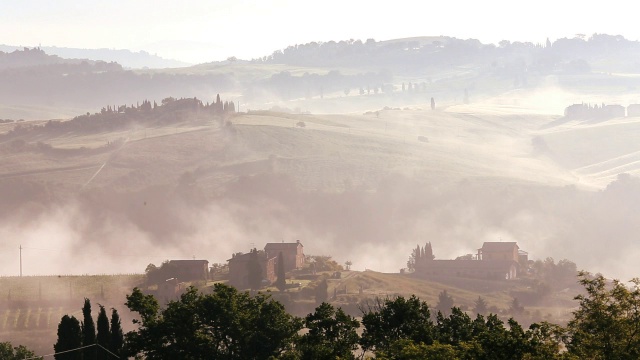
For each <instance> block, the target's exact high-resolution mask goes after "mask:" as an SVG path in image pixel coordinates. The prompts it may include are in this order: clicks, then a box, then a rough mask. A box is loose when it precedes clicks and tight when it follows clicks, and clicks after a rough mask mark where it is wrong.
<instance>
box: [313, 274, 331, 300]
mask: <svg viewBox="0 0 640 360" xmlns="http://www.w3.org/2000/svg"><path fill="white" fill-rule="evenodd" d="M327 300H329V284H328V283H327V279H322V281H321V282H320V283H319V284H318V286H317V287H316V304H318V305H319V304H322V303H323V302H327Z"/></svg>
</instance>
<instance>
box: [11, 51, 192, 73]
mask: <svg viewBox="0 0 640 360" xmlns="http://www.w3.org/2000/svg"><path fill="white" fill-rule="evenodd" d="M21 49H22V47H20V46H11V45H0V51H3V52H12V51H15V50H21ZM39 49H42V50H44V51H45V52H46V53H47V54H51V55H57V56H59V57H61V58H67V59H89V60H95V61H98V60H101V61H105V62H117V63H118V64H121V65H122V66H124V67H125V68H131V69H143V68H149V69H162V68H174V67H184V66H189V65H191V64H189V63H186V62H182V61H178V60H172V59H165V58H162V57H160V56H157V55H152V54H149V53H148V52H146V51H138V52H133V51H131V50H126V49H77V48H67V47H56V46H43V47H39Z"/></svg>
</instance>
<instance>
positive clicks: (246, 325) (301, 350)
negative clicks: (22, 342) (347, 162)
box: [56, 272, 640, 360]
mask: <svg viewBox="0 0 640 360" xmlns="http://www.w3.org/2000/svg"><path fill="white" fill-rule="evenodd" d="M579 278H580V283H581V284H582V285H583V286H584V294H583V295H579V296H577V297H576V300H578V301H579V306H578V308H577V309H576V310H575V311H574V312H573V318H572V319H571V321H569V323H568V324H567V325H566V326H559V325H556V324H553V323H549V322H541V323H534V324H531V325H530V326H529V327H528V329H525V328H523V327H522V326H521V325H520V324H519V323H518V322H517V321H515V320H514V319H512V318H511V319H509V320H508V321H507V322H506V323H505V322H503V321H502V320H501V319H500V318H498V317H497V316H496V315H494V314H489V315H487V316H486V317H485V316H484V315H482V314H475V317H472V316H470V315H469V314H467V313H466V312H464V311H462V310H461V309H459V308H457V307H451V308H450V311H444V312H443V311H441V310H438V309H437V308H438V307H436V308H435V309H434V308H430V307H429V305H428V304H427V303H426V302H424V301H421V300H420V299H418V298H417V297H415V296H411V297H410V298H404V297H396V298H387V299H378V300H377V301H374V302H369V303H363V304H361V306H360V311H361V320H357V319H356V318H354V317H352V316H350V315H348V314H346V313H345V312H344V311H343V310H342V309H340V308H335V307H333V306H332V305H330V304H328V303H325V302H323V303H321V304H320V305H319V306H318V307H317V308H316V309H315V311H314V312H313V313H310V314H308V315H307V316H305V317H304V318H298V317H295V316H292V315H290V314H288V313H287V312H286V311H285V308H284V306H283V305H282V304H281V303H279V302H277V301H275V300H273V299H272V298H270V296H269V295H265V294H261V293H258V294H257V295H255V296H252V295H251V294H250V293H249V292H238V291H237V290H236V289H234V288H232V287H229V286H227V285H224V284H215V285H214V286H213V287H212V288H211V289H210V291H207V292H206V293H201V292H199V291H198V290H197V289H196V288H193V287H191V288H189V289H187V291H186V292H185V293H184V294H183V295H182V296H181V297H180V299H179V300H176V301H171V302H169V303H168V305H167V306H166V307H161V306H160V305H159V303H158V301H157V300H156V299H155V298H154V297H153V296H151V295H145V294H143V293H142V292H141V291H140V290H139V289H137V288H136V289H134V290H133V293H132V294H130V295H128V296H127V303H126V305H127V307H128V308H129V309H130V310H131V311H132V312H134V313H137V318H136V319H135V320H134V324H137V326H138V327H137V329H135V330H133V331H131V332H129V333H127V334H126V335H125V337H124V343H122V342H117V347H116V348H114V347H112V346H111V343H109V342H108V341H109V339H110V338H113V335H112V333H113V327H112V328H111V329H112V331H111V332H109V326H108V324H107V321H106V314H104V308H101V315H100V316H101V318H102V326H101V325H100V324H101V318H100V317H99V318H98V336H97V339H96V334H95V330H94V327H93V322H92V321H93V320H92V318H91V316H90V312H91V309H90V304H89V303H88V300H85V306H84V307H83V315H84V321H83V326H82V328H81V327H80V326H78V321H77V320H75V322H74V321H73V319H74V318H72V317H71V318H70V317H69V316H67V315H65V316H64V317H63V318H62V321H61V323H60V325H59V327H58V341H57V343H56V351H58V352H59V351H65V350H73V349H77V348H79V347H80V345H85V346H86V345H91V344H95V343H96V342H97V343H100V341H101V340H100V339H101V338H102V339H103V340H102V341H103V345H104V347H105V348H106V349H111V350H112V351H113V352H115V353H116V354H118V356H121V357H125V356H130V357H134V356H135V357H136V358H139V357H141V356H142V357H143V358H146V359H149V360H152V359H205V358H214V359H265V360H267V359H291V360H294V359H318V360H320V359H338V358H339V359H356V358H360V359H363V358H375V359H398V360H400V359H402V360H411V359H416V360H418V359H443V360H444V359H447V360H455V359H476V360H483V359H487V360H489V359H491V360H496V359H498V360H499V359H505V360H521V359H522V360H524V359H527V360H533V359H539V360H543V359H544V360H549V359H564V360H568V359H635V358H638V356H640V333H638V332H637V331H635V329H636V327H637V323H638V320H640V290H639V289H638V281H635V282H633V283H632V286H631V287H627V286H625V285H623V284H622V283H620V282H618V281H613V282H608V281H607V280H605V279H604V278H603V277H602V276H600V275H598V276H592V275H591V274H589V273H586V272H581V273H580V275H579ZM87 306H88V309H87ZM433 311H435V312H433ZM115 315H117V313H115ZM472 315H473V314H472ZM112 320H113V318H112ZM112 323H113V321H112ZM101 328H102V329H103V330H102V334H103V336H102V337H101V336H100V333H101V331H100V329H101ZM117 329H118V330H117V331H118V332H119V333H120V332H121V330H120V327H117ZM87 334H88V335H87ZM110 336H111V337H110ZM118 338H119V339H121V335H120V336H119V337H118ZM98 350H101V349H99V348H94V347H91V348H88V349H84V350H83V351H84V353H85V354H84V359H85V360H90V359H102V358H105V357H102V356H100V355H101V352H100V351H98ZM78 354H79V352H78V351H72V352H70V353H67V354H62V355H56V359H58V360H60V359H76V358H79V357H78V356H77V355H78ZM105 355H106V354H105Z"/></svg>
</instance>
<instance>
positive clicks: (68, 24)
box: [0, 0, 640, 63]
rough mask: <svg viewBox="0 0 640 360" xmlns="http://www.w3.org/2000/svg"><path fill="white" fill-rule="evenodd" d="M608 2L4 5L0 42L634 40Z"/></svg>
mask: <svg viewBox="0 0 640 360" xmlns="http://www.w3.org/2000/svg"><path fill="white" fill-rule="evenodd" d="M608 4H609V6H608V7H607V8H605V9H602V8H600V7H590V6H584V3H582V2H578V1H565V2H561V3H559V2H551V1H541V2H537V3H536V4H535V6H530V7H528V8H526V13H525V12H524V11H523V6H522V5H521V4H519V3H514V2H508V1H498V0H493V1H488V2H483V3H477V2H462V3H450V2H440V3H429V4H425V3H420V4H417V3H415V2H413V1H406V0H404V1H402V0H401V1H396V2H394V3H393V5H388V6H380V5H371V3H365V2H361V1H356V2H347V3H345V2H338V1H335V0H330V1H325V2H322V3H319V2H311V1H303V2H297V1H287V0H278V1H275V2H269V3H262V2H257V1H231V0H224V1H219V2H215V3H214V2H207V1H189V2H186V3H181V5H182V6H176V5H175V3H174V2H169V1H166V0H161V1H148V0H147V1H137V2H133V3H132V2H125V1H122V0H118V1H112V2H109V3H101V4H100V5H96V4H93V3H91V4H89V3H78V2H74V1H69V0H64V1H56V2H55V3H51V2H47V1H43V0H30V1H21V2H14V3H11V4H7V3H5V4H4V5H3V6H2V7H3V8H2V11H0V32H1V33H3V35H4V36H3V39H2V42H3V43H4V44H6V45H12V46H27V47H36V46H57V47H71V48H86V49H101V48H107V49H128V50H131V51H147V52H149V53H150V54H157V55H158V56H161V57H164V58H167V59H173V60H179V61H184V62H188V63H204V62H211V61H221V60H225V59H226V58H228V57H231V56H236V57H237V58H241V59H247V60H249V59H251V58H257V57H262V56H268V55H270V54H271V53H272V52H273V51H276V50H278V49H284V48H286V47H287V46H290V45H295V44H303V43H309V42H313V41H316V42H327V41H332V40H333V41H340V40H349V39H356V40H357V39H359V40H362V41H365V40H366V39H369V38H373V39H375V40H377V41H384V40H391V39H398V38H409V37H420V36H441V35H442V36H451V37H457V38H462V39H468V38H473V39H478V40H480V41H481V42H483V43H493V44H497V43H498V42H500V41H501V40H508V41H512V42H513V41H520V42H532V43H541V44H543V43H544V42H545V41H546V39H547V38H549V39H550V40H551V41H555V40H557V39H559V38H565V37H566V38H573V37H574V36H575V35H576V34H584V35H586V36H587V37H589V36H591V35H592V34H594V33H606V34H610V35H622V36H624V37H625V38H627V39H630V40H638V39H640V30H639V29H637V27H636V26H635V23H636V19H635V17H634V14H633V12H631V11H617V9H620V8H624V6H625V5H627V3H626V2H623V1H612V2H609V3H608ZM407 8H411V9H412V11H407ZM577 9H580V11H579V12H577V11H576V10H577ZM578 13H579V16H577V14H578ZM488 24H490V25H489V26H487V25H488ZM541 24H544V26H541ZM16 29H20V31H15V30H16ZM86 29H91V31H86Z"/></svg>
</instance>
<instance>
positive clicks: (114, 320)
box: [0, 299, 126, 360]
mask: <svg viewBox="0 0 640 360" xmlns="http://www.w3.org/2000/svg"><path fill="white" fill-rule="evenodd" d="M82 315H83V321H82V322H80V321H78V319H76V318H75V317H74V316H69V315H64V316H63V317H62V319H61V320H60V324H58V340H57V341H56V343H55V344H54V345H53V349H54V350H55V352H56V354H55V358H56V360H75V359H78V360H100V359H114V358H117V357H119V358H121V359H126V356H124V355H123V354H122V347H123V344H124V336H123V333H122V327H121V325H120V316H119V315H118V311H117V310H115V309H112V312H111V322H110V323H111V326H109V318H108V317H107V312H106V310H105V308H104V306H102V305H100V311H99V314H98V322H97V325H98V328H97V334H96V327H95V325H94V321H93V317H92V315H91V301H90V300H89V299H85V300H84V306H83V307H82ZM89 350H91V351H89ZM0 359H3V358H2V357H0Z"/></svg>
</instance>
